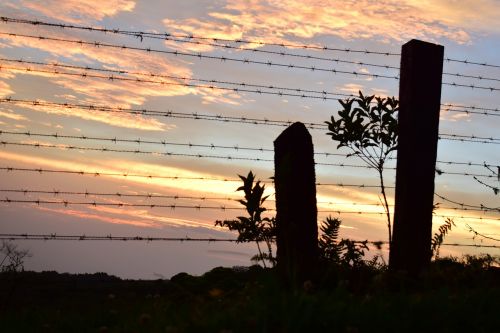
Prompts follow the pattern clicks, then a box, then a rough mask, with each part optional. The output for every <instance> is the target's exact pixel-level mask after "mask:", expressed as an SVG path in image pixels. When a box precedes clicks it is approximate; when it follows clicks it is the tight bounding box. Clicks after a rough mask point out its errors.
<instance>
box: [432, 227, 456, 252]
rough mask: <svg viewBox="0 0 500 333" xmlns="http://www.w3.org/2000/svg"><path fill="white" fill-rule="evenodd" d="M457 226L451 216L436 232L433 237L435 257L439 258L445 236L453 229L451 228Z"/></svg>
mask: <svg viewBox="0 0 500 333" xmlns="http://www.w3.org/2000/svg"><path fill="white" fill-rule="evenodd" d="M454 226H455V222H454V221H453V219H451V218H447V219H446V221H445V222H444V224H443V225H441V226H440V227H439V229H438V231H437V232H436V233H435V234H434V236H433V237H432V239H431V254H432V256H433V257H435V258H439V249H440V248H441V244H443V241H444V238H445V236H446V235H447V234H448V233H449V232H450V231H451V228H452V227H454Z"/></svg>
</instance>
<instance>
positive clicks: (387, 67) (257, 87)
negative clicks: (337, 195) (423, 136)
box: [0, 17, 500, 249]
mask: <svg viewBox="0 0 500 333" xmlns="http://www.w3.org/2000/svg"><path fill="white" fill-rule="evenodd" d="M0 21H1V22H3V23H5V24H6V25H8V24H23V25H31V26H45V27H48V28H58V29H61V30H79V31H86V32H89V33H101V34H114V35H121V36H124V37H132V38H134V39H135V40H139V41H140V42H141V43H142V42H143V41H144V40H145V39H151V40H160V41H167V42H172V43H180V44H191V45H204V46H208V47H212V48H216V49H220V50H221V51H227V50H229V51H235V52H237V53H236V54H238V55H239V54H240V53H245V52H246V53H251V54H252V56H248V57H243V58H241V57H237V56H233V55H231V56H224V55H222V56H218V55H217V56H215V55H210V54H207V53H202V52H186V51H181V50H177V49H174V50H167V49H159V48H152V47H143V46H134V45H129V44H116V43H109V42H102V41H97V40H93V41H87V40H83V39H70V38H60V37H56V36H49V35H47V34H39V35H34V34H21V33H13V32H0V38H1V37H2V36H3V37H8V38H19V39H21V38H23V39H30V40H38V41H44V42H59V43H66V44H68V45H79V46H86V47H92V48H109V49H115V50H121V51H137V52H143V53H145V54H152V53H155V54H161V55H166V56H174V57H184V58H187V59H192V60H194V59H197V60H207V61H218V62H220V63H224V64H226V63H233V64H236V65H243V66H245V65H255V66H261V67H264V68H282V69H285V70H288V71H292V72H296V71H298V72H302V73H303V72H304V71H309V72H322V73H331V74H334V75H342V76H347V77H353V78H359V77H364V78H369V79H387V80H392V81H397V80H399V74H398V73H397V71H398V70H399V66H396V65H393V64H392V63H385V62H383V63H377V62H375V61H358V60H351V59H349V58H342V57H341V56H334V57H328V56H318V55H312V54H303V53H297V52H292V51H290V50H294V49H295V50H302V51H304V50H305V51H313V52H325V51H332V52H337V53H344V54H348V55H349V54H360V55H377V56H382V57H384V58H390V57H392V58H395V59H397V57H399V56H400V54H399V53H396V52H389V51H387V52H384V51H376V50H362V49H350V48H337V47H332V46H317V45H306V44H284V43H266V42H262V41H257V40H245V39H220V38H211V37H206V36H200V35H183V34H175V33H168V32H167V33H156V32H147V31H133V30H123V29H106V28H99V27H90V26H80V25H69V24H61V23H54V22H47V21H39V20H25V19H16V18H9V17H0ZM248 45H250V46H248ZM264 46H266V47H277V48H278V50H269V49H267V48H266V49H264V48H261V47H264ZM256 54H259V55H264V56H278V57H281V58H282V59H285V58H287V57H288V58H293V59H296V60H305V61H311V60H315V61H321V62H324V63H325V64H327V65H321V66H316V65H303V64H300V63H285V62H282V61H276V60H266V61H263V60H259V59H256V58H253V55H256ZM445 61H446V62H447V63H456V64H461V65H465V66H478V67H485V68H489V69H495V68H500V65H496V64H491V63H486V62H480V61H473V60H472V61H471V60H467V59H464V60H461V59H456V58H453V57H451V58H450V57H446V58H445ZM4 63H7V65H5V64H4ZM10 64H15V65H10ZM330 64H335V65H342V66H356V67H360V66H362V67H368V68H375V69H377V70H379V71H380V72H377V73H367V72H364V71H361V70H359V69H352V68H351V69H352V70H351V69H349V70H345V69H344V68H345V67H338V68H337V67H329V66H330ZM20 65H23V66H20ZM1 72H5V73H25V74H26V73H27V74H43V75H49V76H50V75H51V76H54V77H61V76H63V77H64V76H67V77H78V78H84V79H98V80H106V81H107V82H129V83H133V84H137V85H148V84H152V85H170V86H182V87H187V88H190V89H206V90H217V91H221V92H231V93H237V94H248V93H250V94H254V95H257V96H259V95H269V96H277V97H293V98H298V99H301V100H302V99H312V100H322V101H326V102H328V101H338V100H340V99H343V98H353V97H355V95H353V94H342V93H335V92H330V91H325V90H314V89H304V88H298V87H286V86H281V85H280V86H277V85H270V84H265V83H252V82H235V81H228V80H217V79H205V78H193V77H187V76H186V77H185V76H175V75H167V74H164V73H159V72H158V73H155V72H141V71H128V70H122V69H110V68H104V67H94V66H76V65H70V64H64V63H56V62H42V61H33V60H25V59H20V58H18V59H10V58H0V73H1ZM443 76H444V77H446V78H452V79H453V80H457V81H444V82H443V85H445V86H448V87H451V88H470V89H473V90H478V91H483V92H489V93H491V94H495V93H498V92H499V91H500V87H497V86H494V84H495V83H496V82H500V78H498V77H493V76H492V75H487V76H483V75H479V74H478V75H472V74H468V73H463V72H451V71H445V72H443ZM463 79H467V80H469V82H465V81H458V80H463ZM471 82H472V83H471ZM486 84H488V85H486ZM490 84H491V85H490ZM1 104H7V105H14V106H18V107H24V108H26V109H32V108H44V107H45V108H57V109H62V110H64V111H65V112H66V111H71V110H75V109H79V110H80V109H81V110H86V111H88V112H103V113H127V114H132V115H140V116H151V117H159V118H173V119H188V120H201V121H216V122H222V123H235V124H238V125H239V124H248V125H257V126H280V127H286V126H289V125H290V124H292V122H293V121H291V120H270V119H266V118H258V117H235V116H231V115H222V114H218V115H214V114H210V113H198V112H193V113H188V112H174V111H164V110H153V109H134V108H122V107H116V106H112V105H94V104H90V103H87V104H86V103H70V102H57V101H46V100H35V99H14V98H11V97H8V98H1V99H0V105H1ZM441 107H442V109H441V110H442V111H445V112H453V113H461V114H464V115H467V116H469V115H475V116H486V117H493V119H495V117H498V116H500V109H499V108H498V107H487V106H484V105H459V104H454V103H443V104H441ZM305 124H306V126H307V127H308V128H309V129H312V130H323V131H324V130H326V125H325V124H324V123H315V122H309V123H307V122H306V123H305ZM5 135H10V136H25V137H42V138H47V139H55V140H58V141H63V142H61V143H57V144H54V143H47V142H21V141H17V142H13V141H7V140H2V141H1V142H0V144H1V146H2V147H4V148H5V147H9V146H17V147H20V146H22V147H25V148H27V149H35V148H53V149H64V150H75V151H96V152H113V153H122V154H142V155H144V154H148V155H156V156H158V155H162V156H173V157H174V156H175V157H185V158H198V159H200V158H201V159H204V158H208V159H222V160H234V161H253V162H273V159H272V158H264V157H262V158H261V157H255V153H262V154H266V153H267V154H268V153H272V152H273V150H272V149H270V148H259V147H249V146H240V145H237V144H235V145H217V144H200V143H190V142H173V141H167V140H164V141H162V140H150V139H147V138H137V139H133V138H130V137H123V138H116V137H96V136H91V135H80V136H77V135H70V134H58V133H40V132H37V131H32V130H29V131H8V130H0V136H5ZM67 140H78V141H81V142H87V141H97V142H107V143H112V144H115V145H116V144H118V143H122V144H126V145H129V144H134V145H156V146H161V147H163V148H164V147H167V146H168V147H172V146H173V147H179V148H183V149H185V148H187V149H193V148H199V149H210V150H231V151H237V152H246V153H250V154H251V155H238V156H233V155H220V154H217V155H216V154H206V153H203V154H202V153H188V152H186V151H183V152H174V151H163V150H162V151H155V150H145V149H126V148H123V149H122V148H115V147H113V148H111V147H95V146H81V145H73V144H68V143H67V142H66V141H67ZM439 140H442V141H457V142H462V143H470V144H492V145H498V144H500V138H497V137H487V136H476V135H465V134H456V133H440V134H439ZM315 154H316V156H318V157H320V156H321V157H325V158H327V157H343V158H346V157H349V155H348V154H341V153H328V152H317V153H315ZM437 162H438V164H442V165H452V166H463V167H486V168H488V169H489V170H491V169H490V168H500V167H499V166H498V165H495V164H493V163H486V162H480V161H474V162H466V161H442V160H438V161H437ZM316 165H323V166H330V167H339V168H367V167H366V166H364V165H356V164H348V163H340V162H339V163H328V162H318V163H316ZM387 169H388V170H394V168H391V167H388V168H387ZM0 171H5V172H21V173H28V172H30V173H33V172H36V173H39V174H49V173H52V174H70V175H81V176H85V175H87V176H94V177H98V176H111V177H123V178H129V179H130V178H146V179H169V180H187V181H194V180H200V181H214V182H239V179H237V178H216V177H183V176H165V175H152V174H134V173H128V172H123V173H120V172H107V171H95V172H91V171H87V170H86V171H75V170H57V169H48V168H47V169H45V168H19V167H13V166H1V167H0ZM436 173H437V174H438V175H442V174H444V175H456V176H465V177H474V179H476V180H477V181H478V182H479V183H481V184H485V185H488V184H486V183H484V182H483V181H482V180H481V178H482V179H495V178H497V177H498V175H496V174H494V173H493V174H482V173H477V172H470V171H463V170H462V171H448V170H443V169H442V167H439V168H437V169H436ZM263 183H266V184H272V181H263ZM316 185H317V186H335V187H339V188H342V187H346V188H358V189H367V188H368V189H369V188H378V187H379V186H378V185H370V184H349V183H346V184H344V183H342V182H318V183H317V184H316ZM490 186H491V185H490ZM387 188H389V189H392V188H394V187H393V186H388V187H387ZM493 188H495V187H493ZM0 192H3V193H8V192H9V193H17V194H22V195H24V196H26V195H29V194H38V195H43V194H46V195H52V196H59V195H72V196H75V195H79V196H85V197H88V196H96V197H118V198H143V199H154V198H157V199H159V198H161V199H172V200H179V199H190V200H200V201H207V200H215V201H217V200H218V201H230V202H236V201H237V199H235V198H229V197H204V196H197V197H195V196H182V195H179V196H176V195H174V196H172V195H163V194H131V193H119V192H116V193H110V192H107V193H106V192H100V193H98V192H89V191H70V190H65V191H56V190H52V191H51V190H40V189H6V188H3V189H0ZM435 195H436V197H438V198H440V199H441V200H442V201H443V202H446V203H447V204H452V205H455V207H451V206H446V207H445V206H440V209H443V210H451V211H474V212H481V213H483V214H487V213H489V214H495V213H497V212H499V208H498V207H490V206H489V205H483V204H482V203H481V204H470V203H462V202H458V201H455V200H451V199H449V198H448V197H446V196H441V195H440V194H437V193H436V194H435ZM0 202H1V203H3V204H31V205H62V206H64V207H68V206H78V205H81V206H115V207H145V208H151V209H152V208H169V209H171V210H175V209H177V208H179V209H182V208H184V209H196V210H202V209H213V210H222V211H225V210H241V209H242V208H241V207H233V206H226V205H201V204H198V205H186V204H175V203H174V204H165V203H163V204H162V203H130V202H102V201H75V200H70V199H60V200H53V199H52V200H48V199H43V198H37V199H31V198H30V199H20V198H9V197H5V198H4V199H1V200H0ZM318 203H321V204H330V205H340V204H342V205H348V206H380V204H378V203H376V204H367V203H355V202H351V203H345V202H340V203H339V202H337V203H333V202H328V201H318ZM438 204H439V205H440V204H441V203H438ZM268 211H273V209H272V208H270V207H269V208H268ZM318 212H322V213H336V214H339V215H341V214H355V215H383V214H384V213H383V212H377V211H368V210H333V209H332V210H321V209H320V210H318ZM434 216H436V217H442V218H446V217H450V216H449V215H443V214H435V215H434ZM453 217H454V218H457V219H465V220H480V221H490V222H491V221H498V220H500V218H497V217H495V215H493V216H490V217H487V216H463V215H456V214H455V215H453ZM474 232H475V235H476V236H478V235H482V234H481V233H479V232H476V231H474ZM0 239H8V240H45V241H46V240H79V241H81V240H122V241H127V240H135V241H148V242H150V241H205V242H235V240H234V239H217V238H190V237H185V238H169V237H142V236H132V237H131V236H111V235H107V236H85V235H57V234H55V233H54V234H28V233H24V234H0ZM369 243H372V244H375V243H377V244H385V243H384V242H383V241H369ZM443 245H446V246H456V247H479V248H491V249H496V248H499V246H497V245H487V244H461V243H443Z"/></svg>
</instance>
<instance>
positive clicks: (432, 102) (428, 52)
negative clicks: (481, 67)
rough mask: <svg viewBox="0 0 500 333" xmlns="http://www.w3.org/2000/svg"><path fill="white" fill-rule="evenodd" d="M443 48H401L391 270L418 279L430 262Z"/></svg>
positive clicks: (410, 45)
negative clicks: (403, 272) (405, 273)
mask: <svg viewBox="0 0 500 333" xmlns="http://www.w3.org/2000/svg"><path fill="white" fill-rule="evenodd" d="M443 53H444V47H443V46H441V45H436V44H431V43H427V42H423V41H419V40H411V41H409V42H408V43H406V44H405V45H403V47H402V52H401V67H400V72H401V75H400V83H399V103H400V108H399V117H398V118H399V119H398V132H399V139H398V141H399V142H398V158H397V168H396V197H395V211H394V231H393V238H392V244H391V250H390V255H389V267H390V268H391V269H392V270H397V271H405V272H407V273H408V274H410V275H412V276H418V275H419V273H421V272H422V270H423V269H425V268H426V267H427V266H428V265H429V263H430V259H431V253H430V251H431V237H432V209H433V198H434V174H435V170H436V154H437V142H438V127H439V110H440V101H441V83H442V82H441V79H442V72H443Z"/></svg>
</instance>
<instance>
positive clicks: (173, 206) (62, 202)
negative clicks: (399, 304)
mask: <svg viewBox="0 0 500 333" xmlns="http://www.w3.org/2000/svg"><path fill="white" fill-rule="evenodd" d="M0 202H1V203H7V204H13V203H14V204H16V203H20V204H33V205H37V206H39V205H63V206H64V207H69V206H92V207H98V206H99V207H121V208H124V207H140V208H149V209H153V208H170V209H171V210H175V209H195V210H221V211H227V210H246V208H245V207H227V206H225V205H221V206H202V205H177V204H156V203H151V204H145V203H129V202H98V201H70V200H64V199H61V200H42V199H36V200H21V199H10V198H8V197H6V198H4V199H0ZM266 211H270V212H271V211H275V209H273V208H269V209H266ZM318 213H330V214H338V215H346V214H352V215H379V216H382V215H385V214H386V212H383V211H382V212H373V211H352V210H347V211H346V210H337V209H335V210H333V209H332V210H318ZM433 216H434V217H442V218H457V219H467V220H481V221H500V218H494V217H482V216H479V217H478V216H463V215H456V216H450V215H442V214H434V215H433Z"/></svg>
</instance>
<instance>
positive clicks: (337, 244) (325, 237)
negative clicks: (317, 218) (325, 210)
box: [318, 216, 376, 267]
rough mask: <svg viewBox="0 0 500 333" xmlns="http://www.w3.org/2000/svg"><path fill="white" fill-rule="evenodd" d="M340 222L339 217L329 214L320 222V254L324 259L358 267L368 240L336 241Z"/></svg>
mask: <svg viewBox="0 0 500 333" xmlns="http://www.w3.org/2000/svg"><path fill="white" fill-rule="evenodd" d="M341 223H342V221H341V220H340V219H338V218H332V217H331V216H329V217H327V218H326V220H324V221H323V223H322V224H321V226H320V230H321V231H322V235H321V237H320V239H319V241H318V248H319V252H320V256H321V258H322V259H324V260H326V261H329V262H333V263H336V264H340V265H343V266H351V267H359V266H361V265H362V264H363V263H364V260H363V257H364V255H365V252H364V251H365V250H368V246H367V244H368V241H362V242H359V241H353V240H350V239H342V240H340V241H338V236H339V229H340V225H341ZM375 260H376V259H375Z"/></svg>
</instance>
